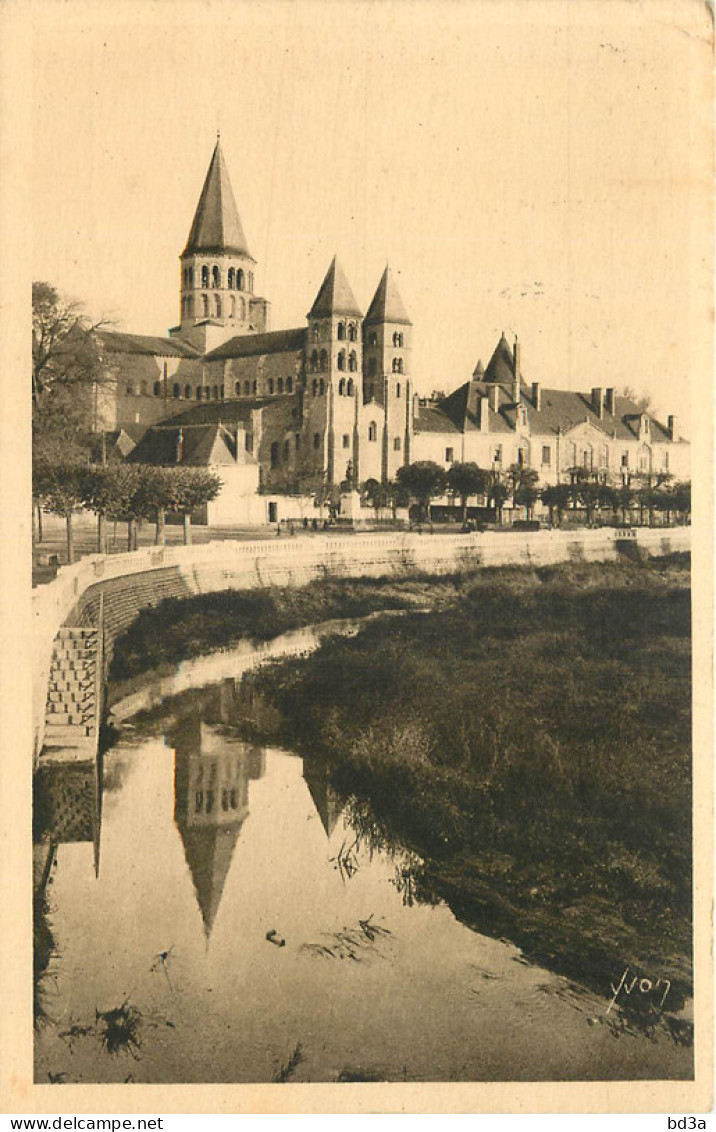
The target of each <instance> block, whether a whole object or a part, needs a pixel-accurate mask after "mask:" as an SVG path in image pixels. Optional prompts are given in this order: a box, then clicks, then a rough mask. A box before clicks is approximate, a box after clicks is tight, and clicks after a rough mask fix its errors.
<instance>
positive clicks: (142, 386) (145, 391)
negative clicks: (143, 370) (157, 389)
mask: <svg viewBox="0 0 716 1132" xmlns="http://www.w3.org/2000/svg"><path fill="white" fill-rule="evenodd" d="M140 389H141V391H142V394H143V395H144V396H145V397H146V395H147V383H146V381H143V382H142V384H141V385H140Z"/></svg>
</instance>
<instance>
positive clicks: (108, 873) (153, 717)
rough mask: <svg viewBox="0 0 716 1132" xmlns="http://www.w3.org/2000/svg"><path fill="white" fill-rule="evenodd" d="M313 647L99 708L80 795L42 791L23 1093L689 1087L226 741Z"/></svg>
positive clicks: (336, 813) (562, 983) (313, 789)
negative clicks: (277, 666) (264, 674)
mask: <svg viewBox="0 0 716 1132" xmlns="http://www.w3.org/2000/svg"><path fill="white" fill-rule="evenodd" d="M347 628H348V627H347V626H343V630H344V631H346V630H347ZM317 640H318V636H317V635H316V634H313V635H311V632H310V631H309V632H307V633H302V634H291V635H290V636H289V637H288V638H287V639H285V640H284V641H279V642H276V643H274V644H273V645H272V646H270V647H269V646H264V647H263V648H261V649H258V650H251V649H247V648H246V647H244V648H243V649H242V650H240V653H238V654H222V655H221V656H220V657H212V658H208V659H207V660H205V661H203V662H193V664H192V665H191V666H184V668H183V670H182V671H180V672H179V673H178V674H177V675H176V677H174V678H172V680H173V682H172V681H170V682H169V684H167V682H166V681H165V682H164V683H163V684H162V685H161V686H160V685H159V684H154V685H151V684H148V685H147V686H146V687H145V688H144V689H143V690H142V692H141V693H140V694H139V698H137V696H135V697H134V698H133V699H132V700H131V701H129V700H128V701H125V702H124V704H120V705H118V707H117V708H116V709H115V718H116V719H120V720H123V724H124V725H123V727H122V731H121V737H120V739H119V741H118V742H117V743H116V745H115V746H114V747H112V748H111V749H110V750H109V751H108V752H107V753H106V755H105V757H104V760H103V766H102V768H101V772H100V774H99V777H97V775H96V773H95V769H94V768H93V767H81V766H80V767H77V766H75V767H71V768H67V767H59V768H55V769H51V770H48V772H47V773H46V774H45V775H44V779H41V786H40V803H39V808H40V809H41V811H42V814H43V821H42V823H41V825H42V829H41V831H40V833H39V834H38V838H39V839H40V845H39V846H38V850H37V852H38V853H39V854H40V857H41V862H40V863H41V864H42V861H44V862H45V864H46V866H47V869H46V875H47V877H48V880H47V884H46V887H45V889H44V892H45V900H44V922H46V924H47V926H48V928H49V930H50V932H51V937H52V941H53V957H52V958H51V960H50V963H49V966H48V967H47V970H46V971H45V972H44V974H43V975H42V977H41V980H40V991H39V993H40V1001H41V1008H42V1014H43V1018H44V1020H43V1021H42V1022H41V1024H40V1025H39V1026H38V1028H37V1031H36V1042H35V1047H36V1080H37V1081H39V1082H43V1081H44V1082H46V1081H48V1080H50V1081H55V1082H58V1083H61V1082H78V1081H79V1082H98V1081H117V1082H124V1081H127V1082H207V1083H208V1082H215V1081H217V1082H218V1081H220V1082H271V1081H285V1080H291V1081H296V1082H300V1081H348V1080H389V1081H403V1080H408V1081H415V1080H418V1081H420V1080H432V1081H441V1080H444V1081H450V1080H453V1081H456V1080H458V1081H459V1080H462V1081H500V1080H519V1079H522V1080H525V1079H526V1080H589V1079H591V1080H601V1079H603V1080H610V1079H640V1078H641V1079H643V1078H664V1077H687V1076H689V1075H690V1072H691V1051H690V1050H688V1049H686V1048H683V1047H681V1046H679V1045H675V1044H674V1042H673V1041H672V1040H670V1038H669V1037H668V1035H667V1034H662V1033H659V1034H657V1035H656V1036H654V1035H652V1037H651V1038H649V1037H647V1036H645V1035H643V1034H641V1033H638V1032H631V1031H630V1030H629V1028H628V1027H625V1026H624V1025H623V1024H622V1022H621V1020H620V1012H619V1009H618V1007H614V1008H612V1009H611V1010H610V1009H608V1008H609V999H608V997H606V996H605V997H604V998H600V997H599V996H597V995H594V994H593V993H591V992H589V991H587V990H585V989H583V988H580V987H578V986H576V985H574V984H573V983H570V982H569V981H568V980H567V979H565V978H563V977H561V976H557V975H555V974H553V973H550V972H549V971H547V970H544V969H541V968H539V967H537V966H534V965H532V964H530V963H528V962H527V961H526V960H525V958H524V957H523V956H522V954H521V953H520V951H519V950H518V949H517V948H516V947H514V946H513V945H511V944H510V943H508V942H506V941H498V940H494V939H491V938H488V937H486V936H483V935H480V934H478V933H476V932H474V931H472V930H470V929H469V928H468V927H466V926H464V925H463V924H461V923H460V922H459V921H458V920H457V919H456V918H455V917H454V916H453V914H452V912H451V911H450V909H449V908H448V907H447V906H445V905H444V904H438V905H436V906H428V905H423V904H420V903H419V902H418V901H416V900H415V899H413V890H412V886H411V883H410V877H411V870H412V869H413V867H414V866H415V864H416V861H415V859H414V858H413V857H412V856H411V854H410V853H408V852H407V851H405V850H403V849H401V847H400V846H399V845H392V846H384V847H382V848H377V847H376V846H375V844H373V845H372V846H371V845H370V844H368V843H367V842H366V840H365V837H361V836H360V835H358V834H357V833H356V829H355V828H354V827H355V824H356V823H355V821H354V820H353V818H352V810H351V805H350V800H348V804H346V805H343V803H342V800H341V799H340V798H339V797H338V796H337V795H336V794H335V793H334V791H333V790H332V788H331V786H330V783H329V779H328V773H327V768H326V767H325V766H324V765H322V764H321V763H320V762H318V761H317V760H315V759H311V758H306V759H302V758H300V757H298V756H297V755H295V754H293V753H291V752H290V751H286V750H280V749H276V748H272V747H265V746H260V745H257V744H255V743H251V742H247V741H246V740H245V739H244V738H242V720H244V721H245V719H246V716H247V714H248V713H253V716H254V717H255V715H256V712H257V710H260V705H258V704H257V703H255V702H253V699H252V692H251V683H250V680H249V681H248V683H247V681H246V680H244V681H243V682H242V679H241V677H242V674H243V673H245V671H246V669H247V668H250V667H251V665H252V664H253V663H255V662H256V659H257V658H261V657H264V656H266V655H267V653H269V654H275V653H280V652H281V651H293V652H296V651H301V650H302V649H304V648H310V647H313V646H314V645H315V644H316V642H317ZM231 673H233V674H231ZM207 677H208V678H209V679H211V680H213V681H214V682H213V683H211V684H208V685H207V686H204V687H200V688H198V689H196V690H194V691H190V690H188V689H190V688H191V686H192V685H201V684H205V683H206V678H207ZM152 705H154V707H153V710H150V711H149V712H146V711H145V712H144V715H143V716H141V717H139V718H137V717H136V716H135V715H132V714H131V713H132V712H136V710H137V709H138V708H139V707H142V708H144V709H146V708H151V707H152ZM244 733H245V728H244ZM43 854H44V856H42V855H43ZM618 974H619V973H618V972H615V976H617V977H618Z"/></svg>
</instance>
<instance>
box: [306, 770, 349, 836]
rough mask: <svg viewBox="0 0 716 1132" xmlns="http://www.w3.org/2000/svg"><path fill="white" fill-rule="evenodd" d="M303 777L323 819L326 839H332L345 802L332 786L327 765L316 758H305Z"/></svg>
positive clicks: (317, 811) (322, 823)
mask: <svg viewBox="0 0 716 1132" xmlns="http://www.w3.org/2000/svg"><path fill="white" fill-rule="evenodd" d="M303 777H304V780H305V782H306V786H307V787H308V792H309V794H310V795H311V798H312V799H313V804H314V806H315V807H316V813H317V814H318V816H319V818H320V819H321V825H322V826H323V828H324V830H325V831H326V837H330V836H331V834H332V833H333V830H334V829H335V828H336V824H337V822H338V819H339V817H340V816H341V813H342V812H343V802H342V801H341V798H340V795H339V794H338V793H337V792H336V791H335V790H334V789H333V787H332V786H331V784H330V777H329V768H328V765H327V763H326V762H325V761H324V760H323V759H317V758H315V757H307V758H304V760H303Z"/></svg>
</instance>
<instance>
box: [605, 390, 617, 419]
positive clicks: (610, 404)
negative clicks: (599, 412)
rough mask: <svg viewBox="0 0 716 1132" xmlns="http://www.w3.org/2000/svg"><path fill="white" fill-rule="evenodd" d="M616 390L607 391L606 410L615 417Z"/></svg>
mask: <svg viewBox="0 0 716 1132" xmlns="http://www.w3.org/2000/svg"><path fill="white" fill-rule="evenodd" d="M614 392H615V390H614V388H613V387H610V388H608V389H606V390H605V398H604V408H605V409H606V411H607V412H608V413H609V416H610V417H613V416H614V414H615V412H616V397H615V396H614Z"/></svg>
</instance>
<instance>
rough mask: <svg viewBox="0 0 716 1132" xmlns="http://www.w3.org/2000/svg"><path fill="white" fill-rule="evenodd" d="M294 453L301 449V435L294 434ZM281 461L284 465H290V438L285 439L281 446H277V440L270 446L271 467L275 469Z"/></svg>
mask: <svg viewBox="0 0 716 1132" xmlns="http://www.w3.org/2000/svg"><path fill="white" fill-rule="evenodd" d="M294 444H295V449H296V452H298V451H299V449H300V447H301V434H300V433H298V432H297V433H296V436H295V438H294ZM281 461H283V463H284V464H290V463H291V438H290V437H287V438H286V440H284V442H283V444H279V442H278V440H274V442H273V444H272V445H271V467H272V468H277V467H278V466H279V463H280V462H281Z"/></svg>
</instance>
